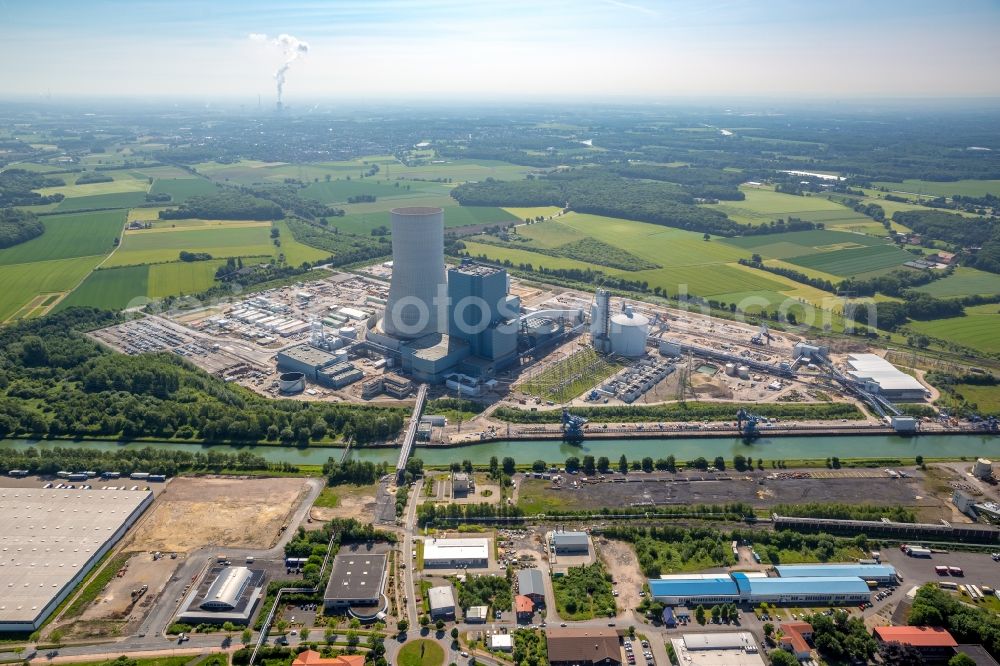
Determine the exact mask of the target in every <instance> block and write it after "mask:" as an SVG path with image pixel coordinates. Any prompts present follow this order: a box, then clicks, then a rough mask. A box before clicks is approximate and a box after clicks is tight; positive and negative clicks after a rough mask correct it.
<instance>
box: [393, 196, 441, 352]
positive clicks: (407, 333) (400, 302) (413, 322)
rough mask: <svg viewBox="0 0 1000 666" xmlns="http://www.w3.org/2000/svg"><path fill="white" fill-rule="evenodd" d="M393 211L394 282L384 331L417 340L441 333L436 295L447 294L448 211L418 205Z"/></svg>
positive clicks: (395, 335) (398, 336) (394, 335)
mask: <svg viewBox="0 0 1000 666" xmlns="http://www.w3.org/2000/svg"><path fill="white" fill-rule="evenodd" d="M391 213H392V281H391V283H390V285H389V299H388V302H387V303H386V306H385V318H384V319H383V321H382V330H383V331H385V332H386V333H387V334H389V335H391V336H393V337H395V338H403V339H413V338H419V337H420V336H423V335H427V334H428V333H438V332H441V330H442V327H441V324H442V322H440V321H439V317H438V312H437V306H436V305H435V303H434V298H435V296H438V294H441V296H442V298H443V297H444V296H445V295H446V294H447V288H446V283H445V273H444V211H443V210H442V209H441V208H427V207H422V206H414V207H408V208H394V209H392V211H391Z"/></svg>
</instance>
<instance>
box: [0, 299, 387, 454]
mask: <svg viewBox="0 0 1000 666" xmlns="http://www.w3.org/2000/svg"><path fill="white" fill-rule="evenodd" d="M116 321H118V320H117V316H116V315H114V314H112V313H109V312H103V311H99V310H95V309H91V308H71V309H68V310H65V311H63V312H60V313H58V314H55V315H48V316H46V317H43V318H40V319H33V320H28V321H23V322H20V323H17V324H14V325H12V326H8V327H6V328H3V329H0V438H3V437H8V436H21V435H23V436H32V437H44V436H68V437H102V438H123V439H136V438H143V437H149V438H158V439H161V438H162V439H170V438H173V439H179V440H186V441H203V442H247V443H254V442H264V441H267V442H275V443H281V444H284V445H299V446H304V445H307V444H309V443H310V442H315V441H320V440H328V439H330V438H345V439H346V438H351V439H353V440H355V441H357V442H361V443H364V442H370V441H375V440H382V439H386V438H389V437H393V436H395V435H397V434H398V432H399V431H400V429H401V428H402V424H403V416H404V410H400V409H393V408H368V407H364V406H357V405H343V404H328V403H323V404H318V403H307V402H298V401H291V400H268V399H266V398H263V397H261V396H258V395H256V394H254V393H251V392H250V391H248V390H245V389H242V388H241V387H238V386H234V385H231V384H227V383H225V382H223V381H222V380H219V379H216V378H214V377H212V376H210V375H208V374H206V373H205V372H202V371H200V370H197V369H195V368H194V367H192V366H191V365H190V364H188V363H187V362H186V361H184V360H182V359H181V358H179V357H177V356H174V355H171V354H165V353H163V354H144V355H141V356H124V355H121V354H116V353H112V352H109V351H106V350H105V349H103V348H102V347H99V346H98V345H97V344H96V343H94V342H93V341H92V340H90V339H89V338H88V337H86V336H85V335H83V332H84V331H86V330H91V329H94V328H98V327H101V326H107V325H110V324H113V323H115V322H116Z"/></svg>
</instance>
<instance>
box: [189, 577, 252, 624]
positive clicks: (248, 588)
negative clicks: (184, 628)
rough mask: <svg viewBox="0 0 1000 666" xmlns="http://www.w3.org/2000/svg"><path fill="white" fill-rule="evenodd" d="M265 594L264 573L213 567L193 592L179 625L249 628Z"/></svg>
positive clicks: (194, 587)
mask: <svg viewBox="0 0 1000 666" xmlns="http://www.w3.org/2000/svg"><path fill="white" fill-rule="evenodd" d="M263 593H264V572H263V571H260V570H257V569H250V568H248V567H227V566H213V567H211V568H209V569H208V570H206V571H205V574H204V575H203V576H202V578H201V580H199V581H198V583H197V584H196V585H194V586H193V587H192V588H191V591H190V592H189V593H188V595H187V597H185V598H184V601H183V603H182V604H181V609H180V613H178V614H177V621H178V622H184V623H186V624H225V623H226V622H232V623H233V624H249V623H250V618H251V617H252V616H253V613H254V610H255V609H256V608H257V603H258V602H259V601H260V599H261V598H262V597H263Z"/></svg>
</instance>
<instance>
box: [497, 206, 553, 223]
mask: <svg viewBox="0 0 1000 666" xmlns="http://www.w3.org/2000/svg"><path fill="white" fill-rule="evenodd" d="M504 210H505V211H507V212H508V213H510V214H511V215H513V216H514V217H516V218H517V219H519V220H524V219H526V218H530V219H532V220H533V219H535V218H536V217H538V216H539V215H541V216H542V217H552V216H553V215H556V214H557V213H559V212H561V211H562V208H560V207H559V206H531V207H528V208H515V207H511V206H507V207H506V208H504Z"/></svg>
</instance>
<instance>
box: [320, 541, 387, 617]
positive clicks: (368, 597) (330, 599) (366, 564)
mask: <svg viewBox="0 0 1000 666" xmlns="http://www.w3.org/2000/svg"><path fill="white" fill-rule="evenodd" d="M377 548H378V547H377V546H373V547H371V548H369V547H368V546H362V545H357V544H355V545H350V546H344V547H342V548H341V549H340V551H339V552H338V553H337V556H336V557H334V558H333V568H332V569H331V571H330V581H329V582H328V583H327V585H326V592H324V593H323V607H324V608H325V609H327V610H330V611H341V612H343V611H346V610H349V609H351V610H354V609H357V610H358V611H359V612H361V614H362V615H363V616H364V617H369V616H371V615H374V614H375V613H377V612H378V611H381V610H385V605H386V600H385V598H384V597H383V595H382V590H383V588H384V587H385V580H386V568H387V567H386V563H387V561H388V558H389V556H388V555H387V554H386V553H385V552H382V551H381V550H378V549H377Z"/></svg>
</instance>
